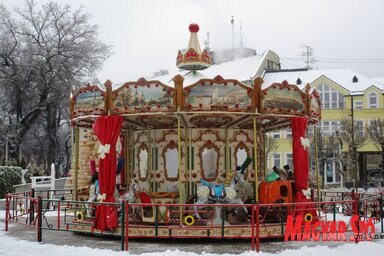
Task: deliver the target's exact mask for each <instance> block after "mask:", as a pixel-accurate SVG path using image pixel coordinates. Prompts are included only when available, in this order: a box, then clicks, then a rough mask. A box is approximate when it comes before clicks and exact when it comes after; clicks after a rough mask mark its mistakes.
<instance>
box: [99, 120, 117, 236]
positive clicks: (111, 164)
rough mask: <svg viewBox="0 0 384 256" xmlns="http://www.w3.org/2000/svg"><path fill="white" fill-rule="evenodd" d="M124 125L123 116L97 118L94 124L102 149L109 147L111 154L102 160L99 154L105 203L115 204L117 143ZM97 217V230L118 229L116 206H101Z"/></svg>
mask: <svg viewBox="0 0 384 256" xmlns="http://www.w3.org/2000/svg"><path fill="white" fill-rule="evenodd" d="M122 124H123V118H122V117H121V116H102V117H99V118H97V120H96V122H95V123H94V124H93V130H94V132H95V134H96V136H97V137H98V139H99V141H100V148H103V147H108V145H109V153H108V152H106V153H105V156H104V158H102V155H103V154H100V153H99V187H100V194H101V195H103V194H105V198H104V199H103V202H115V198H114V196H113V193H114V191H115V185H116V142H117V138H118V136H119V134H120V130H121V127H122ZM100 148H99V150H100ZM107 151H108V150H107ZM99 152H100V151H99ZM95 216H96V218H95V228H96V229H100V230H105V229H113V228H116V227H117V221H118V215H117V207H116V206H106V205H99V206H98V207H97V209H96V214H95Z"/></svg>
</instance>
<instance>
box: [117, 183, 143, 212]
mask: <svg viewBox="0 0 384 256" xmlns="http://www.w3.org/2000/svg"><path fill="white" fill-rule="evenodd" d="M140 191H141V186H140V184H139V182H137V180H132V183H131V185H130V186H129V189H128V191H127V192H126V193H125V194H124V195H123V196H122V200H125V201H126V202H128V203H129V204H134V203H137V198H136V195H135V194H136V193H137V192H140ZM132 212H133V213H137V212H138V207H137V206H132Z"/></svg>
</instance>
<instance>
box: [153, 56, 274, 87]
mask: <svg viewBox="0 0 384 256" xmlns="http://www.w3.org/2000/svg"><path fill="white" fill-rule="evenodd" d="M267 54H268V51H266V52H265V53H263V54H260V55H254V56H250V57H246V58H241V59H237V60H233V61H227V62H223V63H220V64H217V65H211V66H210V67H208V68H206V69H204V70H195V71H190V70H180V71H178V72H176V73H172V74H168V75H164V76H159V77H154V78H151V80H159V81H160V82H162V83H164V84H166V85H170V86H173V82H172V79H173V78H174V77H175V76H176V75H181V76H183V77H184V85H190V84H193V83H195V82H197V81H199V80H200V79H203V78H210V79H213V78H215V77H216V76H218V75H220V76H222V77H223V78H224V79H237V80H239V81H240V82H244V81H249V80H252V79H253V78H254V77H255V75H256V73H257V71H258V69H259V68H260V66H261V65H262V63H263V60H264V59H265V57H266V55H267Z"/></svg>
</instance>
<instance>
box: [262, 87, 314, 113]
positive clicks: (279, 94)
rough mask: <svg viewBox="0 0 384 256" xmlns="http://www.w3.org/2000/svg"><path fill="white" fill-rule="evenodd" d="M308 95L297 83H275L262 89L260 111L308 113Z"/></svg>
mask: <svg viewBox="0 0 384 256" xmlns="http://www.w3.org/2000/svg"><path fill="white" fill-rule="evenodd" d="M306 103H307V96H306V94H305V93H304V92H302V91H301V90H300V89H299V88H298V87H297V86H296V85H290V84H288V83H287V82H286V81H285V82H283V83H281V84H278V83H274V84H272V85H271V86H269V87H268V88H266V89H264V90H262V91H261V104H260V105H261V106H260V112H262V113H267V114H291V115H305V114H306V112H307V111H306V110H307V109H306Z"/></svg>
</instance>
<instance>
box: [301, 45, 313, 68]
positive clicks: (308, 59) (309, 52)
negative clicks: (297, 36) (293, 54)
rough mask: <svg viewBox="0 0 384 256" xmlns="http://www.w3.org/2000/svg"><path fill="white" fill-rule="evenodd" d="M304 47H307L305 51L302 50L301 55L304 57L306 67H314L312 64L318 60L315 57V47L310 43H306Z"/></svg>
mask: <svg viewBox="0 0 384 256" xmlns="http://www.w3.org/2000/svg"><path fill="white" fill-rule="evenodd" d="M304 47H305V52H302V54H301V55H300V56H302V57H303V58H304V62H305V67H306V68H307V69H312V67H311V65H310V64H311V63H314V62H316V60H315V58H314V57H313V48H312V47H310V46H309V45H305V46H304Z"/></svg>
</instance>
